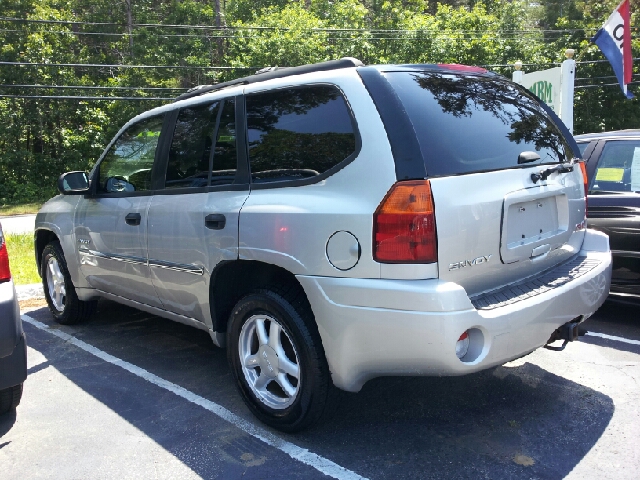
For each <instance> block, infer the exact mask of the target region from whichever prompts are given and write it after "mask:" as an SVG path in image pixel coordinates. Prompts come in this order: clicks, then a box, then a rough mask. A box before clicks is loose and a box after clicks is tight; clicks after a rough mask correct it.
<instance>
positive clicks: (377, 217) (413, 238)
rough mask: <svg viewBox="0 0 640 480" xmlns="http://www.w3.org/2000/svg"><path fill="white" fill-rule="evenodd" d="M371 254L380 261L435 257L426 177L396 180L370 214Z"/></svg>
mask: <svg viewBox="0 0 640 480" xmlns="http://www.w3.org/2000/svg"><path fill="white" fill-rule="evenodd" d="M373 241H374V245H373V258H374V260H376V261H377V262H382V263H433V262H437V261H438V250H437V244H436V218H435V208H434V205H433V197H432V195H431V184H430V183H429V180H411V181H406V182H398V183H396V184H395V185H394V186H393V187H392V188H391V190H390V191H389V193H387V195H386V197H385V198H384V200H382V203H381V204H380V205H379V206H378V209H377V210H376V213H375V214H374V215H373Z"/></svg>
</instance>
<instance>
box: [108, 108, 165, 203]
mask: <svg viewBox="0 0 640 480" xmlns="http://www.w3.org/2000/svg"><path fill="white" fill-rule="evenodd" d="M163 118H164V117H163V116H158V117H151V118H147V119H144V120H142V121H140V122H138V123H136V124H134V125H131V126H130V127H129V128H127V129H126V130H125V131H124V132H123V133H122V135H120V137H118V139H117V140H116V142H115V143H114V144H113V145H112V146H111V148H110V149H109V151H108V152H107V154H106V155H105V157H104V158H103V159H102V162H100V165H99V177H98V179H99V185H98V191H99V192H104V193H117V192H140V191H145V190H149V189H150V188H151V168H152V167H153V161H154V159H155V155H156V147H157V146H158V140H159V139H160V131H161V130H162V122H163Z"/></svg>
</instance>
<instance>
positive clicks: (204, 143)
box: [165, 102, 220, 188]
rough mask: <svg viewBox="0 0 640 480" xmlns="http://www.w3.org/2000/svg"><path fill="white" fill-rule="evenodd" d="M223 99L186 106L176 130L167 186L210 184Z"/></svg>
mask: <svg viewBox="0 0 640 480" xmlns="http://www.w3.org/2000/svg"><path fill="white" fill-rule="evenodd" d="M219 105H220V103H219V102H214V103H211V104H208V105H199V106H196V107H189V108H183V109H181V110H180V113H179V114H178V119H177V120H176V127H175V130H174V132H173V139H172V141H171V148H170V149H169V162H168V164H167V175H166V180H165V188H183V187H206V186H207V183H208V181H209V160H210V157H211V145H212V144H213V135H214V131H215V128H216V118H217V116H218V107H219Z"/></svg>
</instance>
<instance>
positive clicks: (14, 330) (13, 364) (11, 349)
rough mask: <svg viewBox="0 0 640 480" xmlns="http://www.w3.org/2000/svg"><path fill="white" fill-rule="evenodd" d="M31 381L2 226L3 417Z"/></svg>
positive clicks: (0, 356)
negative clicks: (28, 379)
mask: <svg viewBox="0 0 640 480" xmlns="http://www.w3.org/2000/svg"><path fill="white" fill-rule="evenodd" d="M26 378H27V342H26V339H25V335H24V332H23V330H22V320H21V319H20V305H19V304H18V298H17V296H16V289H15V287H14V285H13V280H12V279H11V269H10V268H9V254H8V253H7V245H6V242H5V239H4V234H3V233H2V225H0V415H2V414H4V413H7V412H9V411H10V410H14V409H15V408H16V407H17V406H18V404H19V403H20V399H21V398H22V384H23V383H24V381H25V379H26Z"/></svg>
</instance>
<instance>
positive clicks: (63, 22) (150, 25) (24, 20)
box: [0, 17, 598, 33]
mask: <svg viewBox="0 0 640 480" xmlns="http://www.w3.org/2000/svg"><path fill="white" fill-rule="evenodd" d="M212 20H213V19H212ZM0 21H7V22H19V23H43V24H58V25H95V26H115V27H123V28H126V27H128V26H129V25H128V24H126V23H116V22H87V21H78V20H39V19H30V18H15V17H0ZM131 27H133V28H186V29H189V28H193V29H207V30H286V31H288V30H294V29H292V28H290V27H264V26H251V25H249V26H242V27H234V26H229V25H221V26H219V27H218V26H216V25H186V24H165V23H132V24H131ZM309 30H317V31H330V32H355V31H358V32H411V31H415V30H412V29H399V28H389V29H386V28H336V27H327V28H312V29H309ZM590 30H594V31H596V30H598V29H597V28H574V29H562V30H543V29H526V30H511V31H512V32H528V31H535V32H542V33H556V32H583V31H590ZM460 31H461V32H473V30H460Z"/></svg>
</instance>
